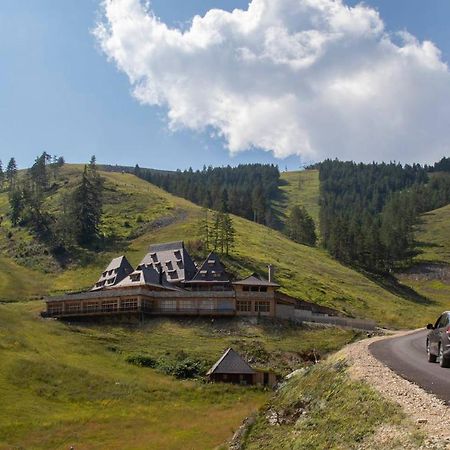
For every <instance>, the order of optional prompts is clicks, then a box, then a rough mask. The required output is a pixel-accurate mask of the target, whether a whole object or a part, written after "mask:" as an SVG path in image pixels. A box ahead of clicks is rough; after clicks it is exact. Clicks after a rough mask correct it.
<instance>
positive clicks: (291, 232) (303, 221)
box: [286, 206, 317, 246]
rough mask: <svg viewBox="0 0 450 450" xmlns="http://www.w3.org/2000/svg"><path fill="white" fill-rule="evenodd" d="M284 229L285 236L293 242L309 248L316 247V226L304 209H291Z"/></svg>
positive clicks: (295, 207)
mask: <svg viewBox="0 0 450 450" xmlns="http://www.w3.org/2000/svg"><path fill="white" fill-rule="evenodd" d="M286 228H287V230H286V231H287V235H288V236H289V238H290V239H292V240H293V241H295V242H298V243H300V244H305V245H310V246H314V245H316V241H317V235H316V226H315V224H314V220H313V219H312V217H311V216H310V215H309V214H308V212H307V211H306V209H305V207H300V206H294V207H293V208H292V209H291V211H290V213H289V216H288V219H287V223H286Z"/></svg>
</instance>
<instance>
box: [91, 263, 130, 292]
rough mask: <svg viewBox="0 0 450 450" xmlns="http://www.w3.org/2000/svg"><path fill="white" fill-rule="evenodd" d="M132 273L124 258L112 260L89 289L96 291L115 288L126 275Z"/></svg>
mask: <svg viewBox="0 0 450 450" xmlns="http://www.w3.org/2000/svg"><path fill="white" fill-rule="evenodd" d="M131 272H133V267H132V266H131V264H130V263H129V262H128V260H127V258H126V257H125V256H119V257H117V258H114V259H113V260H112V261H111V262H110V263H109V264H108V266H107V267H106V269H105V270H104V271H103V272H102V274H101V275H100V278H99V279H98V281H97V283H95V285H94V287H93V288H92V289H91V290H92V291H97V290H100V289H104V288H107V287H112V286H115V285H116V284H117V283H119V282H120V281H122V280H123V279H124V278H125V277H126V276H127V275H129V274H130V273H131Z"/></svg>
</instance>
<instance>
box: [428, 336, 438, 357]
mask: <svg viewBox="0 0 450 450" xmlns="http://www.w3.org/2000/svg"><path fill="white" fill-rule="evenodd" d="M427 355H428V362H430V363H435V362H436V355H433V354H432V353H431V349H430V341H429V340H428V339H427Z"/></svg>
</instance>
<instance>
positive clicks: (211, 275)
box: [187, 252, 230, 284]
mask: <svg viewBox="0 0 450 450" xmlns="http://www.w3.org/2000/svg"><path fill="white" fill-rule="evenodd" d="M229 281H230V277H229V275H228V273H227V272H226V270H225V267H224V266H223V265H222V263H221V262H220V259H219V257H218V256H217V255H216V254H215V253H214V252H211V253H210V254H209V255H208V257H207V258H206V259H205V261H204V262H203V264H202V265H201V266H200V268H199V269H198V270H197V273H196V274H195V275H194V277H193V278H192V280H190V281H188V282H187V283H217V282H218V283H222V284H223V283H229Z"/></svg>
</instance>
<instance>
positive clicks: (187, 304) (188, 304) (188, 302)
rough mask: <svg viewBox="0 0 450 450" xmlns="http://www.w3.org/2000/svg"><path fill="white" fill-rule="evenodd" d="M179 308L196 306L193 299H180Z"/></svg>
mask: <svg viewBox="0 0 450 450" xmlns="http://www.w3.org/2000/svg"><path fill="white" fill-rule="evenodd" d="M180 308H181V309H188V310H190V309H196V308H197V303H196V301H195V300H182V301H181V302H180Z"/></svg>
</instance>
